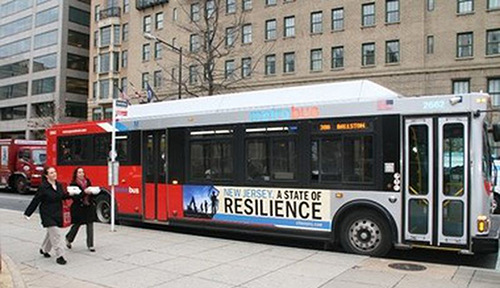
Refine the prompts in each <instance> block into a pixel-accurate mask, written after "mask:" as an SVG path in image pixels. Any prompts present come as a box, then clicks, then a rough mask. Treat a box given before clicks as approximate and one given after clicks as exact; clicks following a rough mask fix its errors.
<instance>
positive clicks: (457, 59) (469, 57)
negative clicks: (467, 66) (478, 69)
mask: <svg viewBox="0 0 500 288" xmlns="http://www.w3.org/2000/svg"><path fill="white" fill-rule="evenodd" d="M472 59H474V56H467V57H455V60H456V61H468V60H472Z"/></svg>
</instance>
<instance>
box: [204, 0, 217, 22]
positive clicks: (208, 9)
mask: <svg viewBox="0 0 500 288" xmlns="http://www.w3.org/2000/svg"><path fill="white" fill-rule="evenodd" d="M205 13H206V15H207V16H206V17H207V18H212V17H213V16H214V14H215V2H214V0H207V2H206V3H205Z"/></svg>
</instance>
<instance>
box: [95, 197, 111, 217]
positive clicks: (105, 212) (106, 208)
mask: <svg viewBox="0 0 500 288" xmlns="http://www.w3.org/2000/svg"><path fill="white" fill-rule="evenodd" d="M95 203H96V205H95V206H96V207H95V210H96V211H95V212H96V216H97V220H98V221H99V222H101V223H110V222H111V204H110V203H111V199H110V198H109V196H108V195H107V194H105V193H101V194H99V195H98V196H97V197H96V200H95Z"/></svg>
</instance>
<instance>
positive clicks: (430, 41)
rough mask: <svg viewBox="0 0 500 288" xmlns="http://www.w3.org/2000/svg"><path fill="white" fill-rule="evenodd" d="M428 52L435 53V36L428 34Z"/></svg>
mask: <svg viewBox="0 0 500 288" xmlns="http://www.w3.org/2000/svg"><path fill="white" fill-rule="evenodd" d="M427 54H434V36H432V35H429V36H427Z"/></svg>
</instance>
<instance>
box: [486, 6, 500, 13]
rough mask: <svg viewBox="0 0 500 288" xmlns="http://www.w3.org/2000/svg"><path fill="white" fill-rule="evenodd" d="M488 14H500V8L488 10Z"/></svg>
mask: <svg viewBox="0 0 500 288" xmlns="http://www.w3.org/2000/svg"><path fill="white" fill-rule="evenodd" d="M486 12H488V13H494V12H500V7H496V8H489V9H486Z"/></svg>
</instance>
